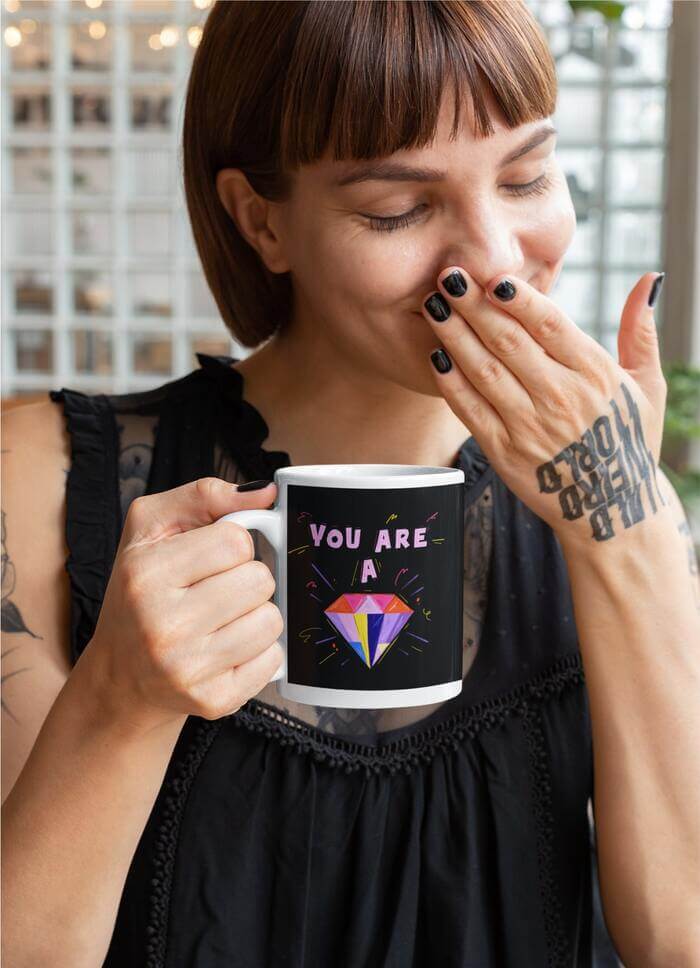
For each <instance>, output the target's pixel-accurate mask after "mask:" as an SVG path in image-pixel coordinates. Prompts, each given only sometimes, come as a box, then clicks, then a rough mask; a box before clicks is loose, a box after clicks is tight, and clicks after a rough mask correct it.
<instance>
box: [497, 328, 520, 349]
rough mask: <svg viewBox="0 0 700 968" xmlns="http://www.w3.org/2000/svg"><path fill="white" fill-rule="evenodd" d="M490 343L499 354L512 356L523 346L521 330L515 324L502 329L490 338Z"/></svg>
mask: <svg viewBox="0 0 700 968" xmlns="http://www.w3.org/2000/svg"><path fill="white" fill-rule="evenodd" d="M491 345H492V347H493V349H494V350H495V352H496V353H498V354H499V356H513V354H515V353H518V352H520V351H521V350H522V347H523V336H522V332H521V330H519V329H518V328H517V327H516V326H512V327H510V328H509V329H504V330H503V331H502V332H501V333H498V334H497V335H496V336H494V338H493V339H492V340H491Z"/></svg>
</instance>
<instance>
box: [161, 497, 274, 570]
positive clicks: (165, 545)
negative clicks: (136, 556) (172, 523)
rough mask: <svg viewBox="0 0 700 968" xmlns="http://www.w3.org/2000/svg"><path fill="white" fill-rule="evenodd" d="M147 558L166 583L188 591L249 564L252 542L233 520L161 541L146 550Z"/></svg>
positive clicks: (218, 522) (252, 553)
mask: <svg viewBox="0 0 700 968" xmlns="http://www.w3.org/2000/svg"><path fill="white" fill-rule="evenodd" d="M242 496H243V495H241V497H242ZM149 555H153V556H154V558H157V560H158V567H159V569H160V570H161V574H162V575H163V582H164V583H165V584H167V585H169V587H171V588H188V587H189V586H190V585H195V584H196V583H198V582H202V581H204V580H205V579H208V578H210V577H213V576H215V575H220V574H222V573H224V572H227V571H229V569H231V568H236V567H237V566H238V565H242V564H244V563H245V562H247V561H251V560H252V559H253V558H255V543H254V541H253V536H252V535H251V533H250V531H248V529H247V528H244V527H243V526H242V525H240V524H236V522H235V521H215V522H214V523H213V524H208V525H206V526H204V527H202V528H195V529H194V530H193V531H186V532H185V533H184V534H172V535H170V536H169V537H167V538H161V540H160V541H158V542H157V543H156V544H155V545H153V546H152V547H151V548H150V549H149Z"/></svg>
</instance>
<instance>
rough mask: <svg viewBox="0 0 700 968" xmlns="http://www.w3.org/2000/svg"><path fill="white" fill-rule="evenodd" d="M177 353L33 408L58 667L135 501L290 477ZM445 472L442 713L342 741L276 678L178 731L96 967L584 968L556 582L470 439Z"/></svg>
mask: <svg viewBox="0 0 700 968" xmlns="http://www.w3.org/2000/svg"><path fill="white" fill-rule="evenodd" d="M197 356H198V361H199V363H200V368H199V369H197V370H194V371H192V372H191V373H189V374H187V375H186V376H184V377H182V378H180V379H176V380H173V381H171V382H169V383H166V384H164V385H162V386H160V387H157V388H155V389H152V390H148V391H145V392H141V393H125V394H118V395H112V396H110V395H105V394H94V395H87V394H83V393H81V392H78V391H74V390H69V389H66V388H63V389H61V390H54V391H50V397H51V399H52V400H53V401H55V402H59V401H60V402H62V403H63V409H64V414H65V418H66V423H67V428H68V431H69V433H70V437H71V448H72V452H71V466H70V471H69V474H68V478H67V484H66V487H67V492H66V502H67V521H66V538H67V542H68V548H69V555H68V558H67V560H66V570H67V572H68V575H69V578H70V585H71V596H72V598H71V650H72V661H73V663H74V662H75V661H76V660H77V658H78V656H79V655H80V653H81V652H82V650H83V649H84V648H85V646H86V645H87V643H88V642H89V640H90V638H91V636H92V633H93V630H94V628H95V624H96V621H97V618H98V615H99V611H100V607H101V602H102V599H103V596H104V592H105V588H106V584H107V581H108V578H109V575H110V571H111V568H112V565H113V562H114V557H115V553H116V547H117V544H118V541H119V535H120V531H121V528H122V526H123V523H124V519H125V516H126V512H127V510H128V506H129V503H130V501H131V500H132V499H133V498H134V497H136V496H137V495H139V494H144V493H154V492H159V491H163V490H168V489H170V488H173V487H177V486H179V485H180V484H183V483H186V482H187V481H190V480H194V479H196V478H198V477H204V476H211V475H216V476H219V477H225V478H226V479H229V480H235V481H239V482H240V481H242V480H252V479H259V478H267V479H272V477H273V474H274V471H275V469H276V468H278V467H281V466H284V465H285V464H288V463H289V456H288V455H287V454H286V453H284V452H279V451H267V450H265V448H264V441H265V438H266V437H267V435H268V428H267V425H266V423H265V421H264V419H263V417H262V415H261V414H260V413H259V411H257V410H256V409H255V408H254V407H253V406H252V405H251V404H249V403H248V402H247V401H246V400H245V398H244V396H243V389H244V388H243V377H242V375H241V374H240V373H239V372H238V371H237V370H235V369H233V368H232V366H231V364H232V363H234V362H237V360H235V359H234V358H232V357H227V356H220V357H215V356H208V355H206V354H197ZM454 466H459V467H461V468H462V469H463V470H464V472H465V502H464V503H465V528H466V529H467V531H468V535H469V540H465V643H464V656H465V660H464V666H465V670H466V672H465V675H464V680H463V689H462V692H461V693H460V695H458V696H456V697H454V698H453V699H450V700H448V701H446V702H443V703H441V704H436V705H435V706H434V707H430V708H429V709H427V710H426V707H416V708H414V709H412V710H409V711H404V712H407V713H408V714H409V715H408V719H407V721H406V722H405V723H403V724H402V725H398V726H397V725H396V722H397V720H396V719H395V718H394V719H393V720H392V718H391V716H392V714H394V716H395V714H396V711H395V710H394V711H391V710H388V711H376V715H375V716H374V717H372V716H371V715H369V716H368V715H366V714H367V713H368V711H366V710H365V711H363V713H364V714H365V715H364V718H363V719H362V721H361V723H360V727H359V729H358V727H357V723H358V720H357V719H356V720H352V719H351V718H346V719H345V720H341V719H340V717H339V716H337V715H336V714H335V713H337V712H338V711H335V712H334V710H332V709H326V708H321V707H319V708H317V709H315V710H314V708H313V707H310V706H302V705H301V704H299V705H298V706H295V704H293V703H290V702H289V701H287V700H283V699H282V698H281V697H279V696H277V691H276V683H274V682H273V683H270V684H268V686H267V687H266V688H265V689H264V690H263V692H262V693H261V694H259V695H258V696H256V697H254V698H252V699H250V700H248V702H247V703H246V704H245V705H244V706H242V707H241V709H239V710H238V711H237V712H236V713H234V714H232V715H230V716H225V717H223V718H222V719H218V720H215V721H209V720H205V719H202V718H199V717H196V716H191V717H189V718H188V719H187V721H186V723H185V725H184V727H183V729H182V732H181V734H180V736H179V739H178V742H177V744H176V746H175V748H174V751H173V754H172V757H171V759H170V762H169V763H168V766H167V771H166V774H165V778H164V781H163V784H162V787H161V789H160V791H159V794H158V796H157V799H156V802H155V804H154V806H153V809H152V811H151V814H150V817H149V819H148V822H147V824H146V827H145V829H144V831H143V834H142V836H141V839H140V841H139V844H138V847H137V850H136V852H135V855H134V857H133V860H132V863H131V867H130V869H129V873H128V876H127V879H126V883H125V886H124V891H123V894H122V897H121V903H120V906H119V911H118V914H117V919H116V925H115V929H114V934H113V937H112V940H111V945H110V948H109V952H108V955H107V958H106V961H105V965H106V966H108V968H123V966H124V965H127V964H134V965H143V966H147V968H162V966H168V968H195V966H196V968H223V966H227V968H229V966H230V968H234V966H235V968H302V966H303V968H329V966H330V965H336V964H337V965H339V966H343V968H420V966H427V965H432V964H440V965H443V966H447V968H451V966H464V968H466V966H469V968H501V966H508V968H511V966H524V968H525V966H526V968H540V966H552V968H558V966H562V968H563V966H587V968H588V966H590V965H591V964H592V950H591V944H592V923H593V901H592V899H593V892H592V881H594V878H593V877H592V872H593V868H592V852H591V843H592V840H591V828H590V819H591V814H590V811H589V799H590V798H591V796H592V792H593V763H592V741H591V729H590V719H589V708H588V697H587V692H586V687H585V681H584V675H583V670H582V663H581V656H580V653H579V649H578V642H577V635H576V628H575V623H574V616H573V607H572V600H571V593H570V587H569V581H568V574H567V570H566V566H565V562H564V559H563V555H562V552H561V548H560V546H559V543H558V539H557V538H556V536H555V534H554V532H553V531H552V530H551V528H550V527H549V526H548V525H547V524H546V523H544V522H543V521H542V520H541V519H540V518H538V517H537V516H536V515H535V514H534V513H532V512H531V511H530V510H529V509H528V508H527V507H526V506H525V505H524V504H523V503H522V502H521V501H520V500H519V499H518V498H516V497H515V495H514V494H513V493H512V492H511V491H510V490H509V489H508V488H507V487H506V485H505V484H504V483H503V482H502V481H501V480H500V478H499V477H498V475H497V474H496V473H495V471H494V469H493V468H492V467H491V466H490V465H489V462H488V459H487V458H486V456H485V455H484V454H483V452H482V451H481V449H480V448H479V446H478V444H477V443H476V440H475V439H474V438H473V437H470V438H468V439H467V440H466V441H465V443H464V445H463V446H462V448H461V449H460V451H459V454H458V456H457V458H456V460H455V462H454ZM477 511H478V513H477ZM485 535H489V541H490V551H489V553H488V561H487V564H486V565H485V564H484V562H485V561H486V559H485V558H484V557H483V555H484V554H485V552H484V550H483V549H484V548H485V543H484V540H483V539H484V536H485ZM256 537H259V535H257V533H256ZM465 537H466V535H465ZM256 547H258V545H256ZM479 574H481V576H482V577H483V583H482V584H481V585H480V586H479V584H478V576H479ZM475 576H476V577H475ZM479 588H481V591H482V592H483V594H481V595H480V592H479ZM475 589H476V591H475ZM480 605H481V606H483V607H482V611H481V613H480V612H479V606H480ZM283 702H284V703H285V705H284V706H282V705H281V703H283ZM343 712H346V711H343ZM371 712H372V711H369V713H370V714H371ZM381 715H385V716H386V717H387V718H386V719H384V720H382V719H381ZM387 727H388V728H387Z"/></svg>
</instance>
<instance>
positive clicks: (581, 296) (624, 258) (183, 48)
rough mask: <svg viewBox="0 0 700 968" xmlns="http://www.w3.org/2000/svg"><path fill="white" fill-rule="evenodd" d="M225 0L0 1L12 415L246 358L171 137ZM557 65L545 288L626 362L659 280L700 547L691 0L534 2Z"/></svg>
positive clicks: (676, 446) (684, 493)
mask: <svg viewBox="0 0 700 968" xmlns="http://www.w3.org/2000/svg"><path fill="white" fill-rule="evenodd" d="M210 4H211V0H2V33H3V47H2V52H3V59H2V82H3V83H2V104H1V110H2V122H1V123H2V215H3V218H2V281H1V286H2V292H1V296H2V387H1V388H0V389H1V394H2V398H3V405H4V406H9V405H11V404H13V403H17V402H28V401H29V400H34V399H44V398H45V395H46V392H47V390H49V389H51V388H58V387H61V386H69V387H71V388H74V389H79V390H83V391H84V392H88V393H90V392H92V393H97V392H110V393H124V392H128V391H131V390H138V389H143V388H148V387H151V386H155V385H157V384H160V383H162V382H165V381H167V380H168V379H172V378H175V377H178V376H181V375H182V374H184V373H186V372H188V371H189V370H191V369H193V368H195V367H196V366H197V365H198V364H197V361H196V359H195V355H194V354H195V353H196V352H200V351H202V352H206V353H229V354H231V355H233V356H238V357H241V358H242V357H244V356H246V355H247V353H248V352H249V351H248V350H245V349H244V348H243V347H241V346H239V345H238V344H237V343H236V342H235V341H234V340H233V339H231V338H230V337H229V335H228V332H227V331H226V329H225V327H224V325H223V323H222V322H221V320H220V318H219V316H218V312H217V309H216V306H215V304H214V301H213V299H212V298H211V295H210V294H209V291H208V289H207V286H206V284H205V282H204V279H203V276H202V273H201V270H200V266H199V262H198V259H197V255H196V252H195V249H194V246H193V243H192V238H191V233H190V229H189V225H188V220H187V216H186V211H185V205H184V197H183V192H182V187H181V178H180V164H179V155H178V143H179V139H180V134H181V127H182V113H183V103H184V93H185V88H186V83H187V76H188V72H189V68H190V61H191V57H192V55H193V53H194V50H195V48H196V46H197V44H198V42H199V38H200V36H201V30H202V24H203V22H204V19H205V18H206V16H207V10H208V7H209V6H210ZM529 5H530V7H531V9H532V10H533V12H534V13H535V15H536V16H537V18H538V19H539V21H540V23H541V24H542V26H543V28H544V30H545V33H546V35H547V37H548V40H549V43H550V46H551V49H552V51H553V54H554V56H555V58H556V62H557V69H558V75H559V81H560V97H559V103H558V109H557V113H556V115H555V122H556V124H557V126H558V128H559V132H560V133H559V137H558V154H559V157H560V160H561V162H562V164H563V167H564V170H565V172H566V176H567V179H568V183H569V188H570V191H571V195H572V198H573V201H574V204H575V207H576V213H577V220H578V231H577V233H576V236H575V238H574V242H573V244H572V246H571V249H570V250H569V253H568V255H567V260H566V263H565V266H564V271H563V272H562V273H561V275H560V277H559V280H558V282H557V285H556V287H555V289H554V291H553V293H552V295H553V298H554V299H555V301H556V302H557V303H558V304H559V305H561V306H562V307H563V308H564V309H565V310H566V312H568V313H569V314H570V315H571V317H572V318H573V319H574V320H575V321H576V323H577V324H578V325H579V326H581V327H582V328H584V329H586V330H587V331H588V332H589V333H591V334H592V335H593V336H594V337H595V338H596V339H598V340H599V341H600V342H601V343H603V344H604V345H605V346H606V347H607V348H608V349H609V351H610V352H611V353H612V354H613V355H614V356H615V358H617V356H616V353H617V348H616V346H617V344H616V340H617V328H618V323H619V318H620V313H621V310H622V306H623V303H624V300H625V298H626V295H627V293H628V292H629V290H630V288H631V287H632V285H633V284H634V282H635V281H636V280H637V278H638V277H639V275H640V274H641V273H643V272H647V271H649V270H655V269H658V270H662V269H663V270H666V272H667V279H666V284H665V286H664V289H663V291H662V295H661V299H660V303H659V306H658V311H657V320H658V324H659V327H660V329H661V339H662V351H663V356H664V360H665V361H667V362H668V364H669V367H670V368H671V375H672V377H673V381H674V382H673V385H672V386H671V391H672V392H671V393H670V394H669V419H668V421H667V429H666V435H665V451H664V455H663V456H664V459H665V461H666V463H665V465H664V469H665V470H666V471H667V473H669V476H671V477H672V480H673V482H674V484H675V486H676V488H677V490H678V492H679V494H680V495H681V498H682V499H683V500H684V503H687V505H688V506H689V508H690V509H691V513H692V514H693V530H694V534H695V537H696V540H698V542H700V522H698V520H697V518H698V516H699V515H698V513H697V503H698V501H700V472H698V470H697V468H698V467H699V466H700V452H699V450H698V448H699V447H700V444H699V443H698V439H699V437H698V435H699V434H700V426H698V422H697V413H698V406H699V404H698V399H699V398H700V374H698V372H697V369H695V367H696V366H697V364H698V363H699V362H700V324H699V323H698V317H699V315H700V311H699V309H698V300H699V299H700V297H699V296H698V295H697V293H698V289H699V288H700V287H699V286H698V282H699V281H700V279H699V275H700V273H699V269H698V266H699V264H700V262H699V259H700V256H699V254H698V253H699V252H700V232H699V224H700V216H699V214H698V212H699V205H698V180H699V177H698V172H699V170H700V161H699V156H700V152H699V150H698V142H699V134H698V114H699V110H700V105H699V104H698V87H699V84H700V82H699V79H698V53H699V52H700V39H699V37H700V26H699V21H700V3H698V2H696V0H677V2H673V3H672V2H671V0H643V2H627V3H618V2H615V0H529Z"/></svg>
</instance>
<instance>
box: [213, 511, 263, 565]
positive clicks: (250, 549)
mask: <svg viewBox="0 0 700 968" xmlns="http://www.w3.org/2000/svg"><path fill="white" fill-rule="evenodd" d="M221 524H224V525H226V531H225V533H226V536H227V540H228V542H229V545H230V546H231V547H233V550H234V552H235V555H236V558H237V559H238V560H240V561H251V560H252V559H254V558H255V544H254V542H253V536H252V535H251V533H250V531H248V529H247V528H244V527H243V526H242V525H241V524H236V522H235V521H222V522H221Z"/></svg>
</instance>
